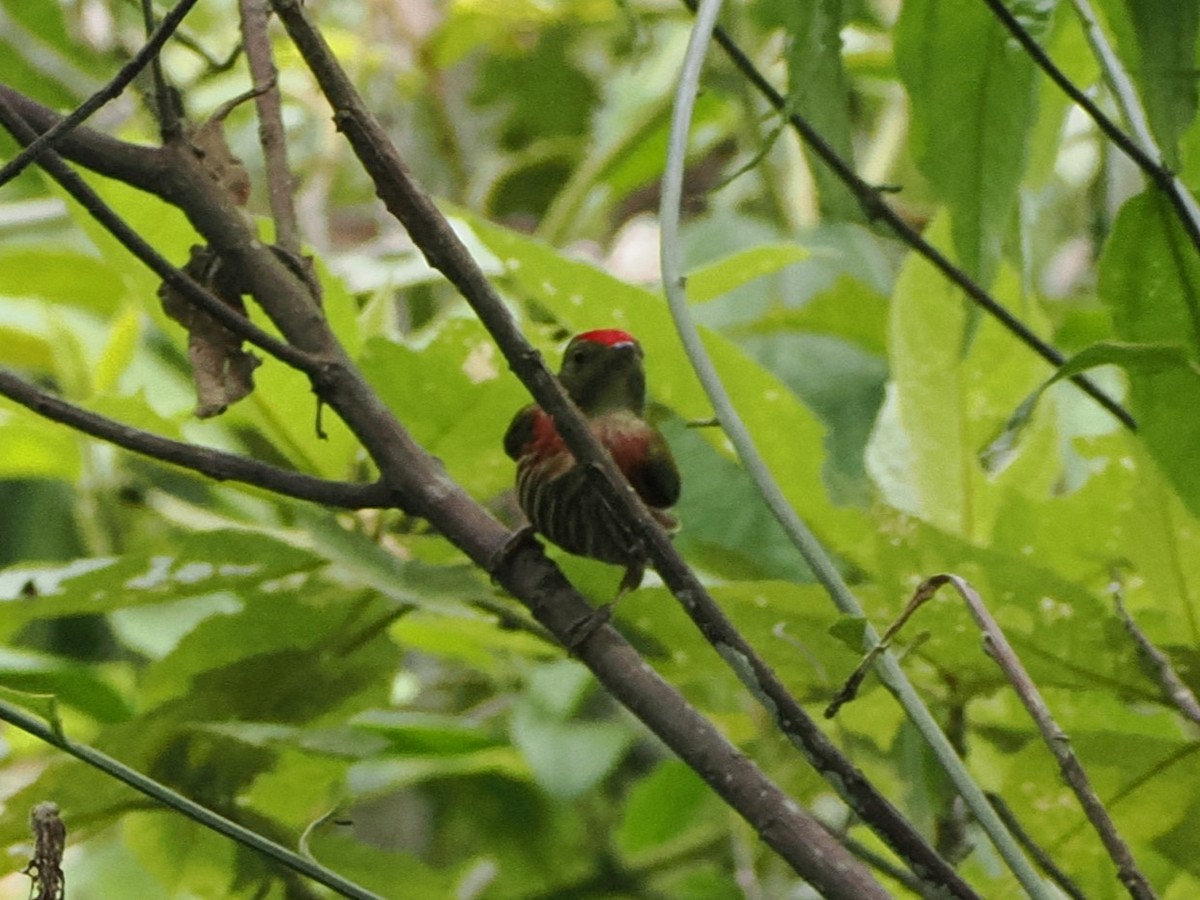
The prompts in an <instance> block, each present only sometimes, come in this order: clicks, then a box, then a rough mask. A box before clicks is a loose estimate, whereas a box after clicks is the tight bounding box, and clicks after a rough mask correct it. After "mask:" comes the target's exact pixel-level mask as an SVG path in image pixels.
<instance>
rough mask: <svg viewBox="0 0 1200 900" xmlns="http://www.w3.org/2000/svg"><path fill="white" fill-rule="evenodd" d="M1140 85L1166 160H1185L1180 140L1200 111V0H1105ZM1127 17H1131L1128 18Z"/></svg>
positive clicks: (1175, 162) (1169, 163)
mask: <svg viewBox="0 0 1200 900" xmlns="http://www.w3.org/2000/svg"><path fill="white" fill-rule="evenodd" d="M1103 6H1104V7H1105V8H1106V12H1107V13H1108V18H1109V21H1110V23H1112V24H1113V30H1114V31H1115V33H1116V36H1117V43H1118V46H1119V47H1120V50H1121V52H1122V56H1123V57H1124V59H1125V61H1126V66H1127V69H1128V72H1129V74H1130V75H1132V76H1133V78H1134V80H1135V81H1136V83H1137V86H1138V93H1139V94H1140V99H1141V101H1142V103H1143V105H1144V106H1145V109H1146V116H1147V118H1148V119H1149V120H1150V127H1151V129H1152V130H1153V131H1154V135H1155V137H1156V138H1157V139H1158V144H1159V148H1160V149H1161V150H1162V153H1163V160H1164V162H1165V163H1166V165H1167V166H1169V167H1171V168H1175V167H1177V166H1178V165H1179V163H1180V156H1179V140H1180V138H1181V137H1182V135H1183V133H1184V132H1185V131H1186V130H1187V128H1188V126H1189V125H1191V124H1192V122H1193V120H1194V119H1195V116H1196V105H1197V88H1196V74H1195V73H1196V50H1197V47H1196V37H1197V34H1198V33H1200V3H1198V2H1197V0H1124V2H1122V3H1120V4H1117V3H1114V2H1111V0H1110V2H1106V3H1104V4H1103ZM1126 20H1127V23H1128V24H1127V23H1126Z"/></svg>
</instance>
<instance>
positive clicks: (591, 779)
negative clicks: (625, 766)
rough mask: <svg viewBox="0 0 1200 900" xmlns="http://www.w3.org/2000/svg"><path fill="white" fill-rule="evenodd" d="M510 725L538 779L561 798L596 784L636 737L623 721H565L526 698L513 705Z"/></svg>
mask: <svg viewBox="0 0 1200 900" xmlns="http://www.w3.org/2000/svg"><path fill="white" fill-rule="evenodd" d="M511 728H512V740H513V743H514V744H516V746H517V747H518V748H519V749H520V751H521V755H522V756H524V757H525V760H526V761H527V762H528V763H529V768H530V769H532V770H533V775H534V778H535V779H536V780H537V783H538V784H539V785H540V786H541V787H542V789H543V790H545V791H546V792H547V793H548V794H550V795H551V796H553V797H556V798H558V799H561V800H570V799H573V798H575V797H578V796H579V795H580V794H582V793H584V792H585V791H587V790H590V789H591V788H593V787H595V786H596V784H597V783H599V781H600V779H602V778H603V777H604V776H605V775H607V774H608V773H609V772H610V771H612V769H613V768H614V767H615V766H616V765H617V763H618V762H620V760H621V758H622V757H623V756H624V755H625V752H626V751H627V750H628V749H629V747H630V745H631V744H632V743H633V739H634V735H633V732H632V731H631V729H630V727H629V726H628V725H626V724H625V723H623V722H568V721H564V720H563V719H562V718H560V717H558V716H556V715H554V714H552V713H549V712H547V711H545V710H543V709H542V708H541V707H540V706H538V705H537V704H536V703H531V702H529V701H527V700H524V699H522V700H518V702H517V704H516V706H515V707H514V708H513V714H512V724H511Z"/></svg>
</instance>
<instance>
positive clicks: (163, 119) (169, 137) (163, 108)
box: [142, 0, 183, 144]
mask: <svg viewBox="0 0 1200 900" xmlns="http://www.w3.org/2000/svg"><path fill="white" fill-rule="evenodd" d="M142 21H143V23H144V24H145V26H146V35H147V37H149V36H150V35H152V34H154V30H155V25H154V3H153V0H142ZM150 71H151V73H152V74H153V76H154V107H155V111H156V112H157V113H158V130H159V134H161V135H162V141H163V143H164V144H169V143H171V142H172V141H174V140H176V139H177V138H178V137H179V135H180V134H181V133H182V127H183V123H182V122H181V121H180V118H179V112H180V110H179V106H178V104H177V103H176V98H175V96H174V95H173V94H172V92H171V87H170V85H168V84H167V76H166V75H164V74H163V67H162V59H161V58H160V56H159V54H157V53H155V54H154V55H153V56H151V57H150Z"/></svg>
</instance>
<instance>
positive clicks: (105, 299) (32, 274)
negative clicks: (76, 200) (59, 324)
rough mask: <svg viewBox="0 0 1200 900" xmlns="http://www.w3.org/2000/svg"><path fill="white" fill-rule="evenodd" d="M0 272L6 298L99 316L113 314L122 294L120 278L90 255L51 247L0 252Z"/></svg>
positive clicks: (17, 248)
mask: <svg viewBox="0 0 1200 900" xmlns="http://www.w3.org/2000/svg"><path fill="white" fill-rule="evenodd" d="M0 272H3V273H4V282H3V284H2V285H0V290H2V291H3V292H4V293H5V294H6V295H8V296H21V297H37V298H39V299H42V300H47V301H49V302H51V303H55V304H62V305H64V306H74V307H77V308H79V309H84V310H87V311H89V312H93V313H96V314H97V315H101V316H108V315H111V314H113V313H115V312H116V311H117V310H118V309H119V308H120V300H121V297H122V295H123V293H124V284H123V282H122V279H121V275H120V273H119V272H118V271H117V270H115V269H114V268H113V267H112V266H109V265H107V264H106V263H104V262H103V261H102V260H100V259H97V258H96V256H95V255H94V254H87V253H80V252H78V251H73V250H65V249H60V248H58V247H55V246H53V245H42V244H39V245H35V246H32V247H5V248H0ZM5 359H6V360H8V359H9V357H8V353H7V348H6V351H5Z"/></svg>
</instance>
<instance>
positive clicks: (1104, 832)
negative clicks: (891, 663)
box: [826, 573, 1157, 900]
mask: <svg viewBox="0 0 1200 900" xmlns="http://www.w3.org/2000/svg"><path fill="white" fill-rule="evenodd" d="M947 584H948V585H950V586H951V587H953V588H954V590H955V591H957V592H958V594H959V596H960V597H962V598H963V600H964V601H965V602H966V604H967V609H969V610H970V612H971V617H972V618H973V619H974V620H975V624H976V625H978V626H979V629H980V630H981V631H982V632H983V643H984V650H985V651H986V652H987V654H988V656H990V657H991V658H992V659H994V660H995V661H996V663H997V665H999V666H1000V668H1001V670H1002V671H1003V672H1004V674H1005V676H1006V677H1007V678H1008V681H1009V684H1011V685H1012V686H1013V689H1014V690H1015V691H1016V692H1017V696H1018V697H1019V698H1020V700H1021V703H1022V705H1023V706H1024V707H1025V709H1026V711H1027V712H1028V713H1029V715H1030V718H1032V719H1033V721H1034V723H1035V724H1036V725H1037V728H1038V731H1039V732H1040V733H1041V735H1042V740H1043V741H1044V742H1045V743H1046V746H1047V747H1049V748H1050V752H1051V754H1053V756H1054V758H1055V760H1056V761H1057V762H1058V767H1059V771H1061V772H1062V775H1063V778H1064V779H1065V780H1066V782H1067V784H1068V785H1070V787H1071V790H1072V791H1074V792H1075V796H1076V797H1077V798H1078V800H1079V804H1080V806H1082V807H1083V812H1084V814H1085V815H1086V816H1087V818H1088V821H1089V822H1091V823H1092V827H1093V828H1094V829H1095V830H1096V833H1097V834H1098V835H1099V836H1100V841H1101V843H1103V844H1104V848H1105V850H1107V851H1108V855H1109V857H1110V858H1111V859H1112V861H1113V862H1114V863H1115V864H1116V867H1117V877H1118V878H1120V879H1121V882H1122V883H1123V884H1124V885H1125V888H1126V889H1127V890H1128V891H1129V895H1130V896H1131V897H1134V898H1135V900H1153V898H1155V897H1156V896H1157V894H1155V893H1154V889H1153V888H1152V887H1151V886H1150V883H1149V882H1148V881H1147V880H1146V876H1145V875H1143V874H1142V872H1141V870H1140V869H1139V868H1138V866H1137V863H1136V862H1135V861H1134V858H1133V853H1132V851H1131V850H1130V849H1129V845H1128V844H1126V843H1125V840H1124V838H1122V837H1121V835H1120V832H1118V831H1117V826H1116V824H1115V823H1114V822H1113V820H1112V817H1111V816H1110V815H1109V814H1108V810H1107V809H1106V808H1105V806H1104V804H1103V803H1102V802H1101V800H1100V798H1099V796H1097V794H1096V791H1095V789H1094V788H1093V787H1092V785H1091V782H1090V781H1089V779H1088V777H1087V773H1086V772H1085V771H1084V769H1083V765H1082V764H1081V763H1080V762H1079V758H1078V757H1077V756H1076V755H1075V753H1074V751H1073V750H1071V740H1070V738H1069V737H1068V736H1067V734H1066V732H1064V731H1063V730H1062V729H1061V728H1060V727H1059V725H1058V723H1057V722H1056V721H1055V720H1054V717H1053V716H1052V715H1051V714H1050V709H1049V707H1048V706H1047V705H1046V701H1045V700H1044V699H1043V698H1042V695H1041V692H1040V691H1039V690H1038V689H1037V685H1036V684H1034V683H1033V679H1032V678H1030V677H1029V673H1028V672H1026V671H1025V668H1024V666H1022V665H1021V661H1020V659H1019V658H1018V657H1017V654H1016V651H1014V650H1013V648H1012V645H1011V644H1009V643H1008V639H1007V638H1006V637H1005V636H1004V632H1003V631H1002V630H1001V628H1000V626H999V624H997V622H996V620H995V619H994V618H993V617H992V614H991V613H990V612H989V611H988V608H987V607H986V606H985V605H984V603H983V599H982V598H981V597H980V596H979V594H978V593H976V591H975V589H974V588H973V587H971V585H970V584H968V583H967V581H966V580H965V579H963V578H960V577H959V576H957V575H952V574H948V573H947V574H941V575H934V576H932V577H930V578H927V579H925V581H923V582H921V584H920V585H918V587H917V589H916V591H914V592H913V596H912V599H911V600H909V601H908V605H907V606H905V608H904V611H903V612H901V613H900V615H899V617H897V619H896V621H895V622H894V623H892V625H891V627H889V628H888V630H887V631H886V632H885V633H884V636H883V639H882V640H881V641H880V643H879V644H878V645H876V646H875V647H874V648H872V649H871V652H870V653H868V654H867V658H866V659H864V661H863V663H862V664H860V665H859V667H858V668H857V669H855V671H854V674H852V675H851V676H850V679H848V680H847V682H846V685H845V686H844V687H843V688H842V690H841V691H839V692H838V695H837V698H836V699H835V701H834V703H832V704H830V708H829V710H827V711H826V715H833V714H835V713H836V712H837V709H838V707H840V706H841V705H842V704H844V703H846V702H848V701H849V700H851V699H853V697H854V694H855V692H856V691H857V687H858V685H860V684H861V682H862V676H863V674H864V673H865V671H866V666H867V665H868V664H869V662H868V661H869V660H870V659H872V658H873V657H874V656H875V655H878V653H880V652H882V648H883V646H884V644H885V643H886V642H887V641H889V640H891V638H893V637H894V636H895V634H896V632H897V631H899V630H900V628H902V627H903V625H904V623H905V622H907V621H908V620H909V618H911V617H912V615H913V614H914V613H915V612H916V611H917V610H918V609H919V608H920V607H921V606H923V605H924V604H925V603H926V602H927V601H929V600H930V599H932V598H933V596H934V595H935V594H936V593H937V591H938V589H939V588H941V587H942V586H944V585H947Z"/></svg>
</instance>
